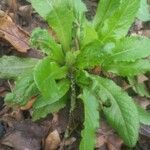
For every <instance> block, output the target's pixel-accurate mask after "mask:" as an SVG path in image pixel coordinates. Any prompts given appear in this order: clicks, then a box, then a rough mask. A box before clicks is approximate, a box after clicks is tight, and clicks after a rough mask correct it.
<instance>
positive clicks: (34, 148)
mask: <svg viewBox="0 0 150 150" xmlns="http://www.w3.org/2000/svg"><path fill="white" fill-rule="evenodd" d="M46 134H47V133H46V130H45V129H44V128H42V127H41V126H39V125H38V124H36V123H33V122H31V121H29V120H25V121H22V122H14V123H13V126H12V127H11V128H10V129H9V130H7V133H6V135H5V136H4V138H3V139H2V140H1V144H3V145H7V146H10V147H12V148H14V149H15V150H40V149H41V142H42V139H43V138H44V137H45V135H46Z"/></svg>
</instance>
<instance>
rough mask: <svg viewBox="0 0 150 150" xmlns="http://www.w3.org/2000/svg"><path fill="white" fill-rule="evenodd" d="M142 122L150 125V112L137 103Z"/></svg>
mask: <svg viewBox="0 0 150 150" xmlns="http://www.w3.org/2000/svg"><path fill="white" fill-rule="evenodd" d="M137 109H138V113H139V117H140V122H141V123H143V124H145V125H150V112H148V111H146V110H144V109H143V108H142V107H140V106H138V105H137Z"/></svg>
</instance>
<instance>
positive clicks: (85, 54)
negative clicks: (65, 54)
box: [76, 41, 104, 69]
mask: <svg viewBox="0 0 150 150" xmlns="http://www.w3.org/2000/svg"><path fill="white" fill-rule="evenodd" d="M103 56H104V54H103V52H102V51H101V45H100V43H99V42H97V41H95V42H93V43H90V44H89V45H87V46H85V47H84V48H83V49H82V50H81V51H80V54H79V55H78V56H77V62H76V65H77V67H78V68H80V69H85V68H92V67H94V66H97V65H100V64H101V63H102V61H103Z"/></svg>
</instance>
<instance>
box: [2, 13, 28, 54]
mask: <svg viewBox="0 0 150 150" xmlns="http://www.w3.org/2000/svg"><path fill="white" fill-rule="evenodd" d="M0 36H1V37H2V38H4V39H5V40H7V41H8V42H10V43H11V44H12V45H13V46H14V47H15V48H16V50H17V51H19V52H23V53H25V52H27V50H28V49H30V47H29V44H28V38H29V36H28V34H27V33H26V32H24V31H23V30H22V29H21V28H19V27H17V25H16V24H15V23H14V22H13V21H12V19H11V18H10V17H9V16H8V15H6V14H5V13H4V14H3V15H2V13H1V15H0Z"/></svg>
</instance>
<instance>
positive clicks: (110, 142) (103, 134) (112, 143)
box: [96, 121, 123, 150]
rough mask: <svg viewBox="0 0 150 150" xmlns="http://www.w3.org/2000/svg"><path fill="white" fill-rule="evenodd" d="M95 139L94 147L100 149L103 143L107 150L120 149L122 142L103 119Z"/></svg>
mask: <svg viewBox="0 0 150 150" xmlns="http://www.w3.org/2000/svg"><path fill="white" fill-rule="evenodd" d="M96 139H97V142H96V148H100V149H101V147H103V146H104V145H105V146H106V147H107V149H108V150H121V146H122V144H123V141H122V140H121V138H120V137H119V136H118V135H117V134H116V133H115V131H114V130H113V129H112V128H111V127H110V126H108V125H107V124H106V122H105V121H102V122H101V129H99V130H98V132H97V138H96Z"/></svg>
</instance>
